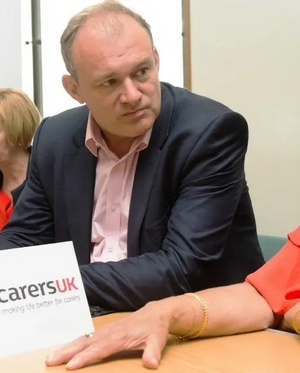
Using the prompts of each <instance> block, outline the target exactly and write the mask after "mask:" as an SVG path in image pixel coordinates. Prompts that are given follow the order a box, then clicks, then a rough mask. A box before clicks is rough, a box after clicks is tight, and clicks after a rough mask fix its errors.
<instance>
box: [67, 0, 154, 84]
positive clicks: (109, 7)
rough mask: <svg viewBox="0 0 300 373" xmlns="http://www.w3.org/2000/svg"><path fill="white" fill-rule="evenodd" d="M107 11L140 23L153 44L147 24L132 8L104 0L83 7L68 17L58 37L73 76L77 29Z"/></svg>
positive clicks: (74, 71)
mask: <svg viewBox="0 0 300 373" xmlns="http://www.w3.org/2000/svg"><path fill="white" fill-rule="evenodd" d="M108 13H110V14H114V15H117V14H124V15H128V16H129V17H131V18H133V19H134V20H135V21H136V22H137V23H138V24H139V25H141V27H142V28H144V29H145V30H146V32H147V33H148V35H149V37H150V40H151V43H152V44H153V37H152V33H151V28H150V26H149V24H148V23H147V22H146V21H145V20H144V18H143V17H142V16H140V15H139V14H138V13H135V12H134V11H133V10H131V9H129V8H127V7H126V6H125V5H123V4H121V3H119V2H118V1H115V0H105V1H104V2H102V3H99V4H96V5H92V6H89V7H87V8H84V9H83V10H82V11H80V12H79V13H77V14H75V15H74V16H73V17H72V18H71V19H70V21H69V23H68V25H67V27H66V29H65V31H64V32H63V34H62V36H61V38H60V45H61V54H62V57H63V60H64V63H65V65H66V69H67V71H68V72H69V73H70V74H71V75H72V76H73V77H76V68H75V64H74V60H73V55H72V47H73V43H74V39H75V37H76V35H77V33H78V31H79V30H80V29H81V27H82V26H84V25H85V24H86V23H87V21H88V20H89V19H90V18H93V17H96V16H100V15H102V14H108Z"/></svg>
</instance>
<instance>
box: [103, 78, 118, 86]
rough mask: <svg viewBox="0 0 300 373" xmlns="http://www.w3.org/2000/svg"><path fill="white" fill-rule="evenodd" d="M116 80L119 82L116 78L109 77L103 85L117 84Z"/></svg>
mask: <svg viewBox="0 0 300 373" xmlns="http://www.w3.org/2000/svg"><path fill="white" fill-rule="evenodd" d="M116 82H117V81H116V79H109V80H107V81H106V82H105V83H103V84H102V85H103V87H110V86H112V85H113V84H115V83H116Z"/></svg>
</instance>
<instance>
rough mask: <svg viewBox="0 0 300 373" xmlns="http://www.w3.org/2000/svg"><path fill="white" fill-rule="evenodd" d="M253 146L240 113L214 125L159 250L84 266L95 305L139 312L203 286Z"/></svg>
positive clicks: (195, 154)
mask: <svg viewBox="0 0 300 373" xmlns="http://www.w3.org/2000/svg"><path fill="white" fill-rule="evenodd" d="M247 143H248V128H247V123H246V121H245V119H244V118H243V117H242V116H240V115H239V114H236V113H232V112H230V113H226V114H224V115H222V116H220V117H218V118H217V119H216V120H214V121H213V122H212V123H211V124H210V125H209V126H208V128H207V129H206V131H205V132H204V134H203V135H202V136H201V137H200V138H199V140H198V141H197V143H196V145H195V146H194V148H193V149H192V150H191V152H190V154H189V157H188V159H187V161H186V164H185V167H184V170H183V173H182V179H181V183H180V189H179V194H178V198H177V201H176V202H175V205H174V206H173V207H172V211H171V215H170V218H169V221H168V230H167V235H166V237H165V238H164V241H163V244H162V246H161V247H158V248H157V252H153V253H146V254H143V255H140V256H138V257H132V258H128V259H126V260H123V261H120V262H116V263H114V262H109V263H92V264H88V265H82V266H81V274H82V277H83V280H84V284H85V289H86V292H87V297H88V299H89V302H90V304H94V305H99V306H101V307H102V308H104V309H113V310H118V311H123V310H134V309H137V308H139V307H141V306H143V305H144V304H145V303H146V302H149V301H151V300H154V299H160V298H164V297H168V296H173V295H177V294H181V293H183V292H187V291H191V290H193V291H194V290H197V289H200V288H202V287H203V284H205V276H206V275H207V272H208V271H209V263H210V262H212V261H217V260H218V259H219V258H220V256H221V255H222V252H223V250H224V247H225V244H226V239H227V237H228V233H229V230H230V227H231V224H232V221H233V218H234V214H235V211H236V209H237V206H238V203H239V200H240V198H241V193H242V191H243V188H244V185H245V175H244V159H245V154H246V150H247ZM183 146H184V144H183ZM191 284H196V288H197V289H191Z"/></svg>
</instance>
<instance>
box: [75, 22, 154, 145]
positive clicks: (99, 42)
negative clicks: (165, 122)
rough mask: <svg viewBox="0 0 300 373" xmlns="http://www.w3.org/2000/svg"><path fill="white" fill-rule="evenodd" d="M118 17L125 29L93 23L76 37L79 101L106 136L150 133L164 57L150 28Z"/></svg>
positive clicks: (135, 135)
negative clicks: (155, 45)
mask: <svg viewBox="0 0 300 373" xmlns="http://www.w3.org/2000/svg"><path fill="white" fill-rule="evenodd" d="M118 17H120V19H121V21H122V24H123V25H124V27H123V28H122V30H121V31H120V30H119V32H118V31H116V30H105V28H104V27H103V26H101V21H99V20H98V24H97V22H96V20H92V21H91V24H89V25H86V26H84V27H83V28H82V29H81V30H80V31H79V33H78V35H77V36H76V38H75V41H74V44H73V58H74V62H75V66H76V73H77V82H76V84H77V88H76V89H77V92H78V96H79V97H78V98H79V99H78V98H76V97H75V98H76V99H77V100H78V101H79V102H81V103H84V102H85V103H86V104H87V106H88V108H89V109H90V111H91V114H92V116H93V117H94V119H95V121H96V122H97V123H98V125H99V126H100V128H101V129H102V131H103V132H104V133H105V134H106V135H109V134H113V135H117V136H120V137H132V138H133V137H137V136H140V135H142V134H144V133H145V132H147V131H148V130H149V129H150V128H151V127H152V126H153V124H154V121H155V120H156V118H157V116H158V115H159V112H160V106H161V92H160V83H159V79H158V70H159V58H158V53H157V51H156V49H155V48H154V47H153V45H152V43H151V40H150V37H149V35H148V34H147V32H146V30H144V29H143V28H142V27H141V26H140V25H139V24H138V23H137V22H136V21H135V20H133V19H131V18H130V17H128V16H118ZM99 24H100V26H99ZM73 97H74V96H73Z"/></svg>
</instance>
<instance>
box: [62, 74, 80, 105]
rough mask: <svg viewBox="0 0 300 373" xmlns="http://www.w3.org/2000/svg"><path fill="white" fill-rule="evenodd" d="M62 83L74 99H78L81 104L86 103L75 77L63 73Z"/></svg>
mask: <svg viewBox="0 0 300 373" xmlns="http://www.w3.org/2000/svg"><path fill="white" fill-rule="evenodd" d="M62 84H63V86H64V88H65V90H66V91H67V93H68V94H69V95H70V96H71V97H73V98H74V100H76V101H78V102H79V103H80V104H84V103H85V101H84V99H83V97H82V96H81V93H80V89H79V86H78V83H77V81H76V79H75V78H73V76H71V75H63V77H62Z"/></svg>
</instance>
